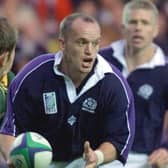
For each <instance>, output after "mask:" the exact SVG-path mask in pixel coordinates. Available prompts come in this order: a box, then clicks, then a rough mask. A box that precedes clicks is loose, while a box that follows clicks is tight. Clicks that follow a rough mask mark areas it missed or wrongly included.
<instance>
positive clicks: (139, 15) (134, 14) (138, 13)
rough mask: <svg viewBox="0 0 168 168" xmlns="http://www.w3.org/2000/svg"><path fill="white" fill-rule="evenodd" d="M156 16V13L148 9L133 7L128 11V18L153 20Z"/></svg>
mask: <svg viewBox="0 0 168 168" xmlns="http://www.w3.org/2000/svg"><path fill="white" fill-rule="evenodd" d="M154 18H155V17H154V13H153V12H152V11H151V10H147V9H132V10H129V12H128V20H132V19H143V20H150V21H152V20H154Z"/></svg>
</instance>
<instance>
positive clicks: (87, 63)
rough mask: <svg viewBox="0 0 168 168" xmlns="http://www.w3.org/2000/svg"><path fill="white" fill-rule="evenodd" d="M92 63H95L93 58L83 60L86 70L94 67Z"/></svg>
mask: <svg viewBox="0 0 168 168" xmlns="http://www.w3.org/2000/svg"><path fill="white" fill-rule="evenodd" d="M92 62H93V58H84V59H83V60H82V66H83V67H84V68H89V67H90V66H91V65H92Z"/></svg>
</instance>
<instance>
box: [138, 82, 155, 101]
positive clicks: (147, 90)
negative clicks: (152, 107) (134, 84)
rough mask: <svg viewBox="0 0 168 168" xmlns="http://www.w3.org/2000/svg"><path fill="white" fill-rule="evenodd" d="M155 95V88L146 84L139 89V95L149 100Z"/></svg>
mask: <svg viewBox="0 0 168 168" xmlns="http://www.w3.org/2000/svg"><path fill="white" fill-rule="evenodd" d="M152 93H153V87H152V86H151V85H149V84H144V85H142V86H141V87H140V88H139V89H138V93H137V94H138V95H139V96H141V97H142V98H144V99H145V100H148V99H149V97H150V96H151V95H152Z"/></svg>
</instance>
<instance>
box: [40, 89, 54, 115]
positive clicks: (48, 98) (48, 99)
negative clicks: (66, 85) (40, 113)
mask: <svg viewBox="0 0 168 168" xmlns="http://www.w3.org/2000/svg"><path fill="white" fill-rule="evenodd" d="M43 102H44V108H45V113H46V114H55V113H57V102H56V93H55V92H47V93H43Z"/></svg>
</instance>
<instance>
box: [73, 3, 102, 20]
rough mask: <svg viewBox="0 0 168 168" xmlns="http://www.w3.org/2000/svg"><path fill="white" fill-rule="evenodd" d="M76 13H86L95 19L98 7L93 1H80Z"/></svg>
mask: <svg viewBox="0 0 168 168" xmlns="http://www.w3.org/2000/svg"><path fill="white" fill-rule="evenodd" d="M75 10H76V12H83V13H87V14H89V15H91V16H93V17H95V18H97V15H98V11H99V5H98V2H97V1H95V0H82V1H80V2H79V3H78V5H77V7H76V8H75Z"/></svg>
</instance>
